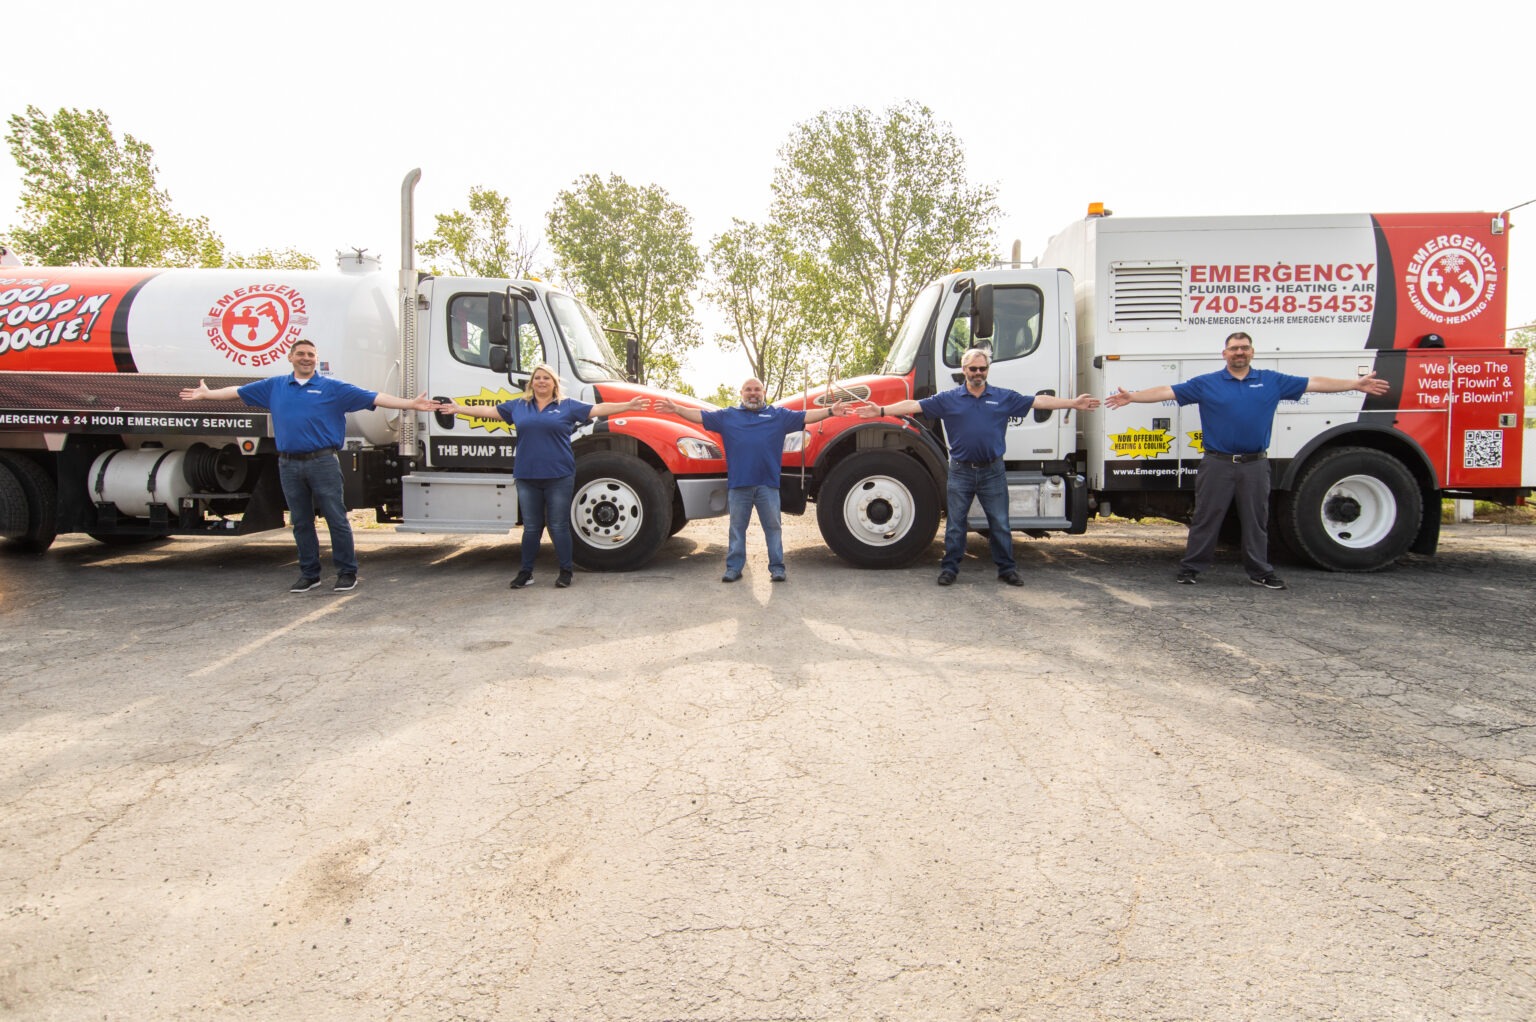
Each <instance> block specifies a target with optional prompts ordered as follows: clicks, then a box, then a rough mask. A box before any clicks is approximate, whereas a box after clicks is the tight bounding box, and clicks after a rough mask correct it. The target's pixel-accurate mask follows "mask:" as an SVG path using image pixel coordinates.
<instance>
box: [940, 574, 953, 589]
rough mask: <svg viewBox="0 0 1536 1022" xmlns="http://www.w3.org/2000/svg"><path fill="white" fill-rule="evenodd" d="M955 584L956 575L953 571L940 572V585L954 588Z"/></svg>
mask: <svg viewBox="0 0 1536 1022" xmlns="http://www.w3.org/2000/svg"><path fill="white" fill-rule="evenodd" d="M954 584H955V573H954V572H952V571H941V572H939V585H941V586H952V585H954Z"/></svg>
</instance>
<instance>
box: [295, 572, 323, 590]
mask: <svg viewBox="0 0 1536 1022" xmlns="http://www.w3.org/2000/svg"><path fill="white" fill-rule="evenodd" d="M319 585H320V580H319V579H318V578H309V577H308V576H306V575H300V576H299V580H298V581H297V582H295V583H294V584H293V585H291V586H289V587H288V591H289V592H290V593H307V592H309V591H310V590H311V589H316V588H318V587H319Z"/></svg>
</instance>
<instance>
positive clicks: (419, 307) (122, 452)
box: [0, 171, 726, 570]
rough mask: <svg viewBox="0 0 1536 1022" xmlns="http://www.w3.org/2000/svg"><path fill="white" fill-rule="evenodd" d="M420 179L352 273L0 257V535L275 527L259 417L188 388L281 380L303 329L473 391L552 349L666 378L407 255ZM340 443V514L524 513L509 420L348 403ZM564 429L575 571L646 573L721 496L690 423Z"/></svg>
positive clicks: (379, 364) (562, 356)
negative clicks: (186, 398) (382, 260)
mask: <svg viewBox="0 0 1536 1022" xmlns="http://www.w3.org/2000/svg"><path fill="white" fill-rule="evenodd" d="M419 176H420V175H419V171H413V172H412V173H411V174H410V175H407V177H406V179H405V183H404V185H403V187H402V190H401V192H402V194H401V199H402V217H401V221H402V223H401V235H402V238H401V248H402V260H401V261H402V266H403V267H404V268H403V269H402V270H401V272H400V276H399V279H398V280H392V279H391V275H390V274H388V273H385V272H381V270H380V265H379V261H378V260H377V258H373V257H368V256H365V255H363V254H362V253H357V254H354V255H353V256H351V257H347V258H345V259H343V260H342V269H343V272H341V273H321V272H313V271H287V270H272V271H265V270H176V269H171V270H155V269H104V268H90V267H71V268H41V267H26V266H17V265H0V539H4V540H5V541H6V542H7V543H8V544H9V545H10V546H11V547H13V548H19V549H22V550H32V551H39V550H43V549H46V548H47V547H48V545H49V544H50V543H52V542H53V539H54V537H55V536H56V535H57V534H58V533H79V532H83V533H87V534H89V535H91V536H93V537H95V538H97V539H99V540H102V541H104V542H108V543H114V542H117V543H121V542H133V541H137V540H142V539H154V538H158V537H163V536H170V535H217V534H229V535H242V534H246V533H251V532H257V531H261V530H265V529H272V528H279V527H281V526H282V525H283V511H284V509H285V508H284V502H283V496H282V490H281V488H280V486H279V485H278V481H277V465H276V449H275V447H274V446H273V441H272V428H271V423H270V421H269V419H268V416H267V413H266V412H265V410H262V409H255V408H247V407H245V406H244V405H243V404H241V403H240V402H238V401H235V402H196V403H185V402H182V401H181V400H180V399H179V391H180V390H181V389H182V388H183V387H188V386H193V385H195V384H196V383H197V381H198V380H199V379H200V378H206V379H207V381H208V385H209V386H211V387H215V388H217V387H222V386H228V385H230V384H239V383H245V382H247V381H250V380H254V379H260V378H262V377H265V376H272V375H276V374H278V373H282V372H287V371H289V366H288V363H287V354H288V351H289V349H290V348H291V347H292V345H293V343H294V342H295V341H298V340H300V339H301V338H302V339H306V340H310V341H313V342H314V343H315V345H316V347H317V349H318V353H319V358H320V370H319V371H320V372H321V373H322V374H324V375H335V376H336V377H338V378H340V379H343V380H346V381H347V382H349V383H353V384H356V385H357V386H359V387H364V388H366V389H369V390H377V391H387V392H390V393H393V394H399V395H404V396H406V397H414V396H415V395H416V394H417V393H419V392H421V391H426V392H428V393H429V394H431V395H433V396H435V397H442V398H452V399H454V400H456V401H457V402H458V403H459V404H461V405H465V406H476V405H484V406H487V407H491V406H494V405H496V404H498V403H500V402H502V401H506V400H508V399H510V398H512V397H513V396H515V395H517V394H519V393H521V392H522V391H523V389H524V387H525V386H526V384H527V381H528V377H529V375H530V374H531V370H532V368H533V366H534V365H535V364H537V363H539V362H548V363H549V364H551V365H552V366H554V367H555V369H556V370H557V372H558V373H559V374H560V378H561V381H562V386H563V388H564V391H565V393H566V394H567V395H568V396H574V397H578V398H580V399H581V400H584V401H590V402H593V403H597V402H601V401H626V400H628V399H630V398H631V397H634V396H636V395H646V396H657V395H659V394H661V393H662V392H661V391H656V390H652V389H650V388H647V387H643V386H638V385H636V384H633V383H630V382H627V380H626V374H625V372H624V371H623V370H621V369H620V368H618V367H616V366H614V365H613V362H614V358H613V355H612V348H611V347H610V346H609V344H608V343H607V341H606V340H605V338H604V331H603V329H602V327H601V326H600V325H599V324H598V322H597V320H596V318H595V317H594V316H593V314H592V312H591V310H589V309H588V308H587V307H586V306H585V305H583V304H582V303H581V302H579V301H577V300H576V299H575V298H572V297H571V296H570V295H567V294H564V293H562V292H560V291H557V290H554V289H552V288H550V287H548V286H546V285H544V284H542V283H539V282H537V281H505V280H485V279H466V278H454V277H431V276H428V275H426V274H423V273H420V272H418V271H416V270H415V269H413V268H412V253H413V250H414V245H413V238H412V230H413V212H412V201H411V199H412V194H413V189H414V186H415V183H416V180H417V179H418V178H419ZM347 438H348V439H347V443H346V447H345V449H344V450H343V451H342V452H341V463H342V468H343V473H344V476H345V479H346V485H347V490H346V492H347V501H348V505H349V507H352V508H372V509H374V510H375V511H376V512H377V514H378V517H379V519H380V520H381V521H385V522H394V523H398V526H399V528H400V529H402V530H407V531H413V532H452V533H504V532H506V531H507V530H509V529H510V528H512V526H513V525H514V524H516V522H517V520H518V509H517V489H516V487H515V486H514V485H513V484H512V477H511V468H512V464H513V460H514V457H515V450H516V437H515V435H513V433H512V430H511V428H510V427H509V426H508V425H507V424H506V423H504V422H503V421H502V420H501V418H500V417H499V416H496V415H494V414H490V415H489V417H488V418H485V419H466V418H455V417H454V416H451V415H443V414H421V413H415V412H403V413H402V412H396V411H390V410H386V409H377V410H374V411H368V412H361V413H356V414H353V415H350V416H348V419H347ZM574 443H575V449H576V454H577V460H576V466H577V467H576V495H575V500H574V502H573V506H572V521H573V525H574V528H575V539H576V560H577V563H579V564H581V565H582V566H583V567H585V568H589V569H594V570H626V569H630V568H635V567H638V566H639V565H641V564H643V563H645V562H646V561H647V560H649V559H650V558H651V556H652V555H654V554H655V552H656V551H657V550H658V549H659V548H660V547H661V545H662V544H663V543H664V542H666V540H667V538H668V537H669V536H671V535H673V534H674V533H676V532H677V531H678V530H679V529H681V528H682V527H683V525H684V524H686V523H687V522H688V521H689V520H691V519H694V518H701V517H709V516H714V515H719V514H723V513H724V512H725V508H726V500H725V494H726V489H725V461H724V458H723V454H722V452H721V450H720V447H719V444H718V440H717V438H716V437H714V436H713V435H712V434H709V433H706V432H703V431H702V430H700V429H699V428H698V427H696V426H693V425H691V424H689V423H687V422H682V421H679V420H677V419H675V418H662V417H656V416H648V415H623V416H614V417H612V418H609V419H607V420H604V421H600V422H597V423H594V424H590V425H589V426H587V427H586V428H584V429H583V430H582V431H581V432H580V434H579V435H578V436H577V437H576V439H575V442H574Z"/></svg>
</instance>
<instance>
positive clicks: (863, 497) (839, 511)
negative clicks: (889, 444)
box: [816, 451, 939, 568]
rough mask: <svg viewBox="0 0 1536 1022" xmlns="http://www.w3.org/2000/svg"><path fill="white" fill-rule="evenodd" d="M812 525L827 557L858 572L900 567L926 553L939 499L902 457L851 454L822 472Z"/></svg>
mask: <svg viewBox="0 0 1536 1022" xmlns="http://www.w3.org/2000/svg"><path fill="white" fill-rule="evenodd" d="M816 524H817V525H819V526H820V527H821V536H822V538H823V539H825V540H826V541H827V546H829V547H830V548H831V549H832V552H833V553H834V554H836V555H837V556H839V557H841V558H842V559H843V560H845V561H847V562H848V563H849V564H852V565H854V566H855V567H859V568H900V567H903V566H905V565H907V564H910V563H912V560H913V559H914V558H915V557H917V555H918V554H920V553H922V552H923V551H924V550H926V549H928V546H929V545H930V544H931V543H932V542H933V537H934V534H935V533H937V532H938V529H939V494H938V492H937V491H936V488H935V487H934V484H933V480H932V479H931V478H930V477H929V475H928V473H927V472H925V471H924V470H923V466H922V465H920V464H919V463H918V462H917V461H915V460H913V459H912V458H909V457H907V456H906V455H905V454H898V453H896V452H894V451H876V452H871V453H869V454H855V455H852V456H850V457H848V458H844V459H843V460H842V461H840V462H838V464H837V465H835V466H834V467H833V469H832V471H830V472H828V473H827V480H826V482H824V483H822V484H821V493H820V494H819V495H818V496H817V498H816Z"/></svg>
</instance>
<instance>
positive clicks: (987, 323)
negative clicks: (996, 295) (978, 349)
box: [971, 284, 994, 340]
mask: <svg viewBox="0 0 1536 1022" xmlns="http://www.w3.org/2000/svg"><path fill="white" fill-rule="evenodd" d="M993 326H994V323H993V316H992V285H991V284H977V285H976V286H975V287H973V288H971V336H972V337H974V338H977V339H978V340H980V339H985V338H988V337H991V336H992V330H993Z"/></svg>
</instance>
